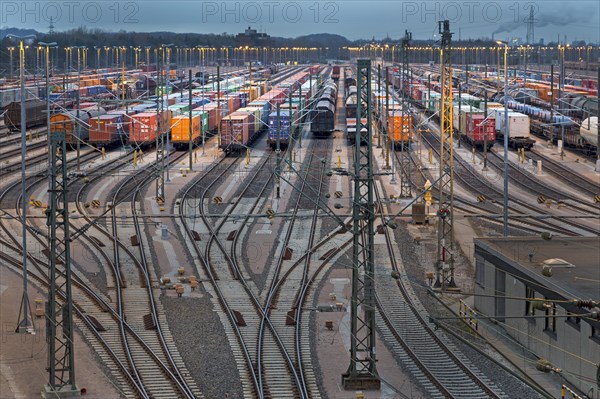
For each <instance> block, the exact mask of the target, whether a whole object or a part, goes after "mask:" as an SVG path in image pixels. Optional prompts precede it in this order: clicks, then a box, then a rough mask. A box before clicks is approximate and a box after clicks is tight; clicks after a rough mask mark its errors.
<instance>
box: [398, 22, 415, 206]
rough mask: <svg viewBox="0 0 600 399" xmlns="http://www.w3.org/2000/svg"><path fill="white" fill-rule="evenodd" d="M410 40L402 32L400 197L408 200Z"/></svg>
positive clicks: (410, 127) (410, 128)
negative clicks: (407, 139) (407, 122)
mask: <svg viewBox="0 0 600 399" xmlns="http://www.w3.org/2000/svg"><path fill="white" fill-rule="evenodd" d="M411 40H412V33H410V32H409V31H408V30H405V31H404V37H403V38H402V71H401V73H400V75H401V76H402V80H401V82H402V124H401V126H400V129H402V135H401V137H402V152H401V153H400V196H401V197H403V198H409V197H411V196H412V192H411V191H412V190H411V186H410V170H411V164H412V162H411V158H410V156H408V154H407V152H408V151H410V139H409V141H408V143H406V142H405V138H406V137H407V136H408V137H410V138H412V134H411V130H412V123H411V124H410V125H408V124H406V123H405V120H406V117H407V115H410V111H409V110H408V101H409V100H410V87H409V88H408V90H409V91H408V92H407V89H406V87H404V85H405V84H410V83H409V82H410V79H409V70H408V47H409V46H410V41H411Z"/></svg>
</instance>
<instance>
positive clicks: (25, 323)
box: [6, 35, 35, 333]
mask: <svg viewBox="0 0 600 399" xmlns="http://www.w3.org/2000/svg"><path fill="white" fill-rule="evenodd" d="M6 37H8V38H12V39H15V40H18V41H19V69H20V71H19V72H20V74H19V76H20V81H21V205H22V209H21V213H22V222H21V223H22V228H23V229H22V237H23V242H22V244H21V245H22V246H23V253H22V255H23V259H22V262H23V297H22V299H21V309H19V313H21V312H22V313H23V319H21V315H20V314H19V319H21V320H20V321H19V325H18V326H17V330H16V331H17V332H19V333H33V332H34V329H33V323H32V321H31V319H30V317H29V316H30V315H29V313H28V312H29V309H30V306H29V296H28V294H27V203H28V201H27V182H26V180H25V179H26V178H25V170H26V164H25V158H26V156H27V127H26V117H25V97H26V95H25V48H26V46H25V43H24V41H25V40H27V39H32V38H34V37H35V36H32V35H28V36H15V35H7V36H6ZM11 56H12V52H11ZM11 67H12V60H11ZM11 75H12V72H11Z"/></svg>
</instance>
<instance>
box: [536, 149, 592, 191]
mask: <svg viewBox="0 0 600 399" xmlns="http://www.w3.org/2000/svg"><path fill="white" fill-rule="evenodd" d="M528 155H529V158H530V159H531V160H533V162H537V161H542V165H543V166H544V168H545V169H546V170H548V171H550V173H552V174H553V175H554V176H556V177H557V178H559V179H560V180H561V181H563V182H565V183H566V184H567V185H569V186H571V187H573V188H574V189H576V190H578V191H579V192H581V193H582V195H585V196H587V197H588V198H594V196H596V195H598V194H600V187H599V183H598V182H597V181H596V182H594V181H592V180H590V179H588V178H586V177H584V176H582V175H580V174H579V173H576V172H574V171H573V170H572V169H571V168H569V167H567V166H565V165H563V164H562V163H561V162H558V161H556V160H554V159H552V158H550V157H547V156H546V155H543V154H541V153H539V152H538V151H536V150H535V149H533V150H531V151H529V152H528Z"/></svg>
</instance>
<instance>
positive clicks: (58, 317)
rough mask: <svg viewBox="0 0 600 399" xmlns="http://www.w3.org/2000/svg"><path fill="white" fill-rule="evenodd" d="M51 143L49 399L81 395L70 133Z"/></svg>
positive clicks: (55, 135)
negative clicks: (72, 248) (77, 382)
mask: <svg viewBox="0 0 600 399" xmlns="http://www.w3.org/2000/svg"><path fill="white" fill-rule="evenodd" d="M51 143H52V144H51V163H50V176H49V178H50V189H49V190H48V193H49V200H48V208H47V210H46V216H47V225H48V227H49V228H50V234H49V236H50V253H49V258H50V268H49V273H50V274H49V281H48V286H49V289H48V303H47V304H46V340H47V342H48V368H47V369H48V374H49V375H48V377H49V378H48V384H47V385H46V386H45V388H44V392H43V394H44V396H45V397H47V398H55V397H66V396H75V395H78V394H79V390H78V389H77V386H76V385H75V353H74V344H73V336H74V334H73V300H72V295H71V255H70V240H71V237H70V233H69V209H68V207H69V200H68V197H67V183H68V180H67V143H66V133H65V132H53V133H52V135H51ZM59 267H60V270H59Z"/></svg>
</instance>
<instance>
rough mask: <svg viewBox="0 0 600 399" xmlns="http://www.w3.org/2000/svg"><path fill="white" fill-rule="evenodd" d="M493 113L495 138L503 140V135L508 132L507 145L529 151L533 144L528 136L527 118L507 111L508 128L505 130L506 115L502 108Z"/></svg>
mask: <svg viewBox="0 0 600 399" xmlns="http://www.w3.org/2000/svg"><path fill="white" fill-rule="evenodd" d="M492 112H495V115H494V119H495V120H496V138H497V139H498V140H500V141H502V140H504V134H505V132H506V131H508V145H509V146H510V147H512V148H515V149H517V148H524V149H526V150H530V149H531V147H533V145H534V144H535V140H533V139H532V138H531V137H529V136H530V134H531V133H530V126H531V125H530V120H529V116H527V115H525V114H522V113H520V112H516V111H511V110H509V111H508V128H506V126H504V125H505V123H506V114H505V112H504V109H503V108H499V109H495V110H492Z"/></svg>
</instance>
